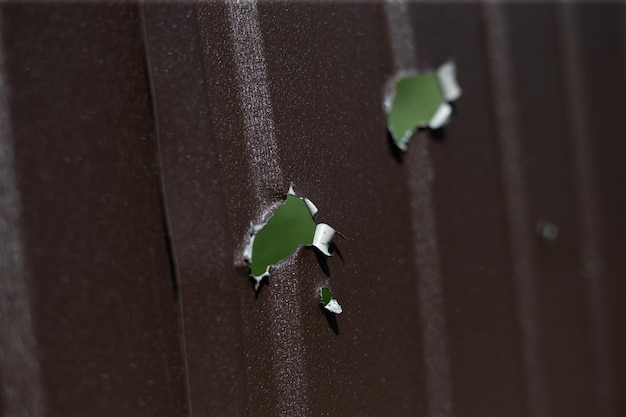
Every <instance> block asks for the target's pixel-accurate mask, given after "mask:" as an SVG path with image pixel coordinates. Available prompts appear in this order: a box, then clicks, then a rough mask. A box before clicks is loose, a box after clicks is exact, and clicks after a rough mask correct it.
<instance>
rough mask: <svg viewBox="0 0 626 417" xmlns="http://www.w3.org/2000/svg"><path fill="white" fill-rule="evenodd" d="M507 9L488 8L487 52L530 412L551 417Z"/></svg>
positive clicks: (496, 4) (496, 5)
mask: <svg viewBox="0 0 626 417" xmlns="http://www.w3.org/2000/svg"><path fill="white" fill-rule="evenodd" d="M503 8H504V6H503V5H502V4H501V3H499V2H486V3H485V4H484V8H483V10H484V15H485V16H484V17H485V19H484V20H485V25H486V28H485V30H486V33H485V35H486V43H487V45H486V47H487V51H488V59H489V66H490V69H491V82H492V91H493V103H494V107H495V108H494V113H495V119H496V120H495V122H496V123H495V124H496V134H497V137H498V140H499V145H500V164H501V175H502V182H503V187H504V195H505V207H506V217H507V221H508V229H509V234H510V245H511V246H510V250H511V260H512V266H513V274H514V279H515V285H516V299H517V306H516V308H517V314H518V320H519V323H520V329H521V333H522V334H521V340H522V351H523V355H524V358H523V360H524V364H525V368H526V381H527V389H528V393H529V410H530V411H531V415H532V416H533V417H548V415H549V413H548V403H547V397H546V395H545V393H546V390H545V382H544V379H543V376H542V372H541V366H540V361H539V340H538V337H539V335H538V321H537V305H536V301H535V294H536V291H537V285H536V282H535V269H536V266H535V261H534V256H533V249H532V239H533V236H532V230H533V228H532V225H531V219H530V213H529V208H528V191H527V186H526V180H525V178H524V167H523V162H522V154H521V153H522V146H521V139H520V137H519V134H518V132H519V129H518V121H517V114H516V112H517V108H516V105H515V97H514V88H513V69H512V68H511V62H512V61H511V57H510V45H509V41H508V37H509V33H508V28H507V22H506V16H505V13H504V10H503Z"/></svg>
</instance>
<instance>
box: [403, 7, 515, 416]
mask: <svg viewBox="0 0 626 417" xmlns="http://www.w3.org/2000/svg"><path fill="white" fill-rule="evenodd" d="M410 10H411V17H412V18H411V22H412V25H413V28H414V31H415V42H416V44H417V50H418V57H419V58H418V59H419V65H420V66H421V68H434V67H437V66H438V65H440V64H441V63H442V62H444V61H445V60H447V59H449V58H451V57H453V58H454V59H455V61H456V63H457V67H458V77H459V82H460V84H461V86H462V87H463V96H462V97H461V98H460V99H459V101H458V103H457V104H456V108H457V111H456V112H455V114H454V115H453V117H452V121H451V122H450V125H449V126H447V127H446V129H445V137H444V139H443V140H440V141H438V140H435V139H433V138H432V137H431V136H430V135H429V134H424V135H422V136H421V137H419V138H418V139H420V140H424V141H430V142H429V148H430V152H431V155H432V158H433V163H434V177H435V179H434V190H433V192H434V198H435V201H434V206H435V213H436V215H437V226H438V239H439V240H438V244H439V249H440V255H439V256H440V259H441V269H442V274H443V285H444V303H445V306H446V319H447V322H448V336H449V341H448V345H449V349H450V358H451V375H452V391H453V401H454V407H455V414H454V415H459V416H461V415H462V416H485V415H489V416H500V415H509V416H523V415H526V414H527V413H526V411H525V404H524V401H525V397H524V388H523V385H522V379H521V373H522V368H521V367H522V364H521V357H520V347H519V334H518V329H517V324H516V318H515V310H514V303H515V301H514V286H513V281H512V275H511V266H510V262H509V258H508V254H507V252H506V242H507V239H508V236H507V231H506V223H505V219H504V208H503V194H502V190H501V185H500V179H499V166H498V151H497V142H496V138H495V137H494V133H493V127H492V126H493V123H494V120H493V118H492V116H491V114H490V106H491V97H490V95H489V90H490V89H489V80H488V79H487V78H486V76H487V64H486V62H485V61H484V59H483V58H484V53H485V52H484V45H483V39H482V37H481V36H482V34H481V15H480V9H479V8H478V7H476V5H463V6H460V5H456V4H445V5H433V4H414V5H412V7H411V8H410ZM442 27H445V28H446V30H445V31H442ZM416 144H417V145H418V144H419V143H416ZM411 152H412V151H409V155H410V154H411ZM478 242H480V243H478Z"/></svg>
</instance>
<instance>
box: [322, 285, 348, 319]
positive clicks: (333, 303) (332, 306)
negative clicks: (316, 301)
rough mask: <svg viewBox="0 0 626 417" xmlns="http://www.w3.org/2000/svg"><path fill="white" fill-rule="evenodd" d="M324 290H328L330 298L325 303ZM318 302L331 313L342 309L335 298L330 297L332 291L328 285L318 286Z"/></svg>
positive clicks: (339, 312) (337, 312) (338, 312)
mask: <svg viewBox="0 0 626 417" xmlns="http://www.w3.org/2000/svg"><path fill="white" fill-rule="evenodd" d="M324 290H326V291H328V296H329V297H330V300H329V301H328V302H327V303H324ZM320 304H322V305H323V306H324V308H325V309H326V310H328V311H330V312H331V313H335V314H341V312H342V311H343V309H342V308H341V305H339V302H338V301H337V300H336V299H334V298H332V293H331V292H330V290H329V289H328V287H322V288H320Z"/></svg>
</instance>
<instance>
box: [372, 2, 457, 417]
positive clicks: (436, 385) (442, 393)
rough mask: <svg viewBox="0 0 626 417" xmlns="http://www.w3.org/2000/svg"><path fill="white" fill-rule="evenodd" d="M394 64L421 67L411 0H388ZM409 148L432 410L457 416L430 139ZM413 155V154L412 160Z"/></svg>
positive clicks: (400, 68) (438, 416)
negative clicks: (454, 408)
mask: <svg viewBox="0 0 626 417" xmlns="http://www.w3.org/2000/svg"><path fill="white" fill-rule="evenodd" d="M384 6H385V15H386V18H387V27H388V31H389V36H390V41H391V49H392V51H393V60H394V67H395V70H396V71H397V72H409V71H412V70H415V69H416V67H417V53H416V46H415V44H414V39H415V38H414V34H413V29H412V27H411V24H410V20H409V11H408V7H407V6H408V4H407V2H406V1H394V0H388V1H386V2H385V4H384ZM416 136H419V137H415V138H414V139H413V142H414V143H413V144H412V146H411V148H410V149H409V152H408V153H407V155H406V156H407V158H406V159H407V165H408V167H407V170H408V173H407V175H408V178H407V186H408V188H409V204H410V207H411V213H412V216H413V217H412V219H411V226H412V229H413V230H412V233H413V239H414V256H415V264H416V267H417V270H418V271H419V274H420V276H419V279H418V280H417V282H418V302H419V312H420V317H421V321H422V325H421V329H422V337H423V338H424V357H425V359H424V362H425V365H426V372H427V382H426V386H427V390H428V414H429V416H431V417H448V416H452V415H453V400H452V386H451V381H450V377H451V375H450V358H449V350H448V346H447V340H446V330H445V329H446V323H445V315H444V301H443V289H442V278H441V270H440V260H439V248H438V244H437V225H436V217H435V212H434V208H433V189H432V186H433V181H434V175H435V174H434V167H433V163H432V158H431V157H430V155H429V152H428V138H426V137H424V135H416ZM409 156H412V158H411V160H409V158H408V157H409Z"/></svg>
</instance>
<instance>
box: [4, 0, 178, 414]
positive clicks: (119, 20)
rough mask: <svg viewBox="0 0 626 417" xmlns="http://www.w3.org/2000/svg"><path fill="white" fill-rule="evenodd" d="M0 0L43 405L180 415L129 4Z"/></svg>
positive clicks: (174, 337) (172, 323)
mask: <svg viewBox="0 0 626 417" xmlns="http://www.w3.org/2000/svg"><path fill="white" fill-rule="evenodd" d="M2 13H3V17H4V22H5V25H4V27H3V37H4V44H5V45H6V50H5V57H6V71H7V74H6V80H7V82H8V83H9V85H11V87H12V88H11V91H12V93H11V95H10V108H11V116H12V124H13V132H14V140H15V160H16V163H15V165H16V176H17V179H18V186H19V189H20V191H21V202H22V210H23V212H22V228H23V236H24V247H25V254H24V256H25V261H26V265H27V268H28V270H29V271H30V274H31V277H30V281H31V282H32V283H33V285H34V286H35V289H34V291H33V292H34V302H33V303H32V306H33V307H32V308H33V311H32V316H33V323H34V326H35V334H36V339H37V345H38V352H37V353H38V355H39V357H40V359H41V374H42V378H43V382H42V388H43V390H44V391H45V402H44V406H45V410H46V415H50V416H52V415H58V416H61V415H89V416H111V415H133V416H154V415H171V416H179V415H184V402H183V398H184V397H183V384H182V380H181V361H180V355H179V343H178V339H179V337H178V326H177V321H176V304H175V301H176V300H175V297H174V293H173V283H172V280H171V277H170V267H169V263H168V255H167V250H166V246H165V239H164V228H163V221H162V212H161V209H160V205H159V191H158V190H159V189H158V176H157V173H158V171H157V166H156V164H155V142H154V138H153V134H152V122H151V114H150V103H149V98H148V92H147V88H146V86H147V81H146V79H145V75H144V70H143V46H142V43H141V36H140V26H139V19H138V14H137V7H136V5H133V4H123V5H106V4H102V5H95V6H89V5H80V6H76V5H72V6H69V5H68V6H63V5H58V4H53V3H43V4H38V5H29V4H5V5H3V8H2ZM9 360H10V359H9ZM7 417H8V416H7Z"/></svg>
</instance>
